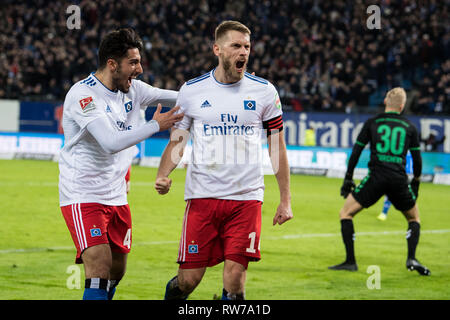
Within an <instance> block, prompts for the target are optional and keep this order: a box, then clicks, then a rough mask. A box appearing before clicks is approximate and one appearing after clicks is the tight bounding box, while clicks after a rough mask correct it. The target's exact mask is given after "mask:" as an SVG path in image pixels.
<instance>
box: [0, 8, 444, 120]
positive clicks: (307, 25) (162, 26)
mask: <svg viewBox="0 0 450 320" xmlns="http://www.w3.org/2000/svg"><path fill="white" fill-rule="evenodd" d="M72 4H76V5H79V7H80V8H81V29H78V30H77V29H72V30H71V29H68V28H67V23H66V22H67V19H68V17H69V14H67V13H66V9H67V7H68V6H69V5H72ZM378 5H379V7H380V8H381V29H373V30H370V29H368V28H367V19H368V17H369V16H370V14H369V13H367V12H366V10H367V4H366V1H362V0H356V1H353V0H336V1H320V0H289V1H286V0H271V1H268V0H247V1H241V0H227V1H224V0H177V1H175V0H152V1H138V0H115V1H112V0H99V1H88V0H82V1H71V2H65V1H52V2H49V1H46V0H36V1H26V0H6V1H2V9H1V11H0V27H1V30H2V32H1V34H0V48H1V50H0V98H10V99H17V98H20V99H33V98H39V99H42V98H44V99H47V100H48V99H50V100H63V98H64V96H65V93H66V91H67V90H68V88H70V86H71V85H72V84H73V83H74V82H76V81H78V80H79V79H82V78H83V77H86V75H87V74H89V73H90V72H92V71H94V70H95V69H96V66H97V61H96V50H97V47H98V44H99V41H100V38H101V37H102V36H103V35H104V34H105V33H106V32H108V31H111V30H113V29H117V28H118V27H123V26H131V27H133V28H135V29H136V30H137V32H138V33H139V34H140V35H141V37H142V39H143V41H144V50H143V53H142V55H143V67H144V74H143V75H142V79H143V80H144V81H147V82H149V83H150V84H152V85H154V86H157V87H161V88H166V89H175V90H176V89H178V88H179V87H180V86H181V85H182V84H183V82H184V81H186V80H188V79H190V78H193V77H195V76H198V75H201V74H203V73H205V72H207V71H209V70H211V69H212V68H213V67H214V66H215V64H216V59H215V57H214V56H213V54H212V50H211V46H212V41H213V34H214V28H215V27H216V26H217V25H218V23H220V22H221V21H222V20H226V19H234V20H239V21H241V22H243V23H245V24H246V25H247V26H248V27H249V28H250V29H251V30H252V54H251V60H250V62H249V67H248V69H249V71H250V72H255V73H256V74H257V75H258V76H260V77H263V78H266V79H268V80H269V81H271V82H273V83H274V84H275V85H276V87H277V88H278V90H279V93H280V96H281V97H282V101H283V103H284V105H286V106H290V108H292V109H293V110H298V111H301V110H311V111H312V110H314V111H325V110H329V111H341V112H352V111H353V109H354V108H357V107H362V106H373V107H377V106H379V105H380V104H381V103H382V97H383V96H384V94H385V92H386V91H387V90H388V89H390V88H392V87H395V86H404V87H405V88H406V89H407V90H408V95H409V97H410V99H409V101H410V106H409V111H410V112H413V113H416V114H435V113H446V114H450V25H449V24H448V21H450V16H449V12H450V2H449V1H438V0H425V1H418V0H412V1H403V0H398V1H394V0H382V1H379V2H378Z"/></svg>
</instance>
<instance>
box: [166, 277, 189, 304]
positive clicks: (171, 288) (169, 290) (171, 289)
mask: <svg viewBox="0 0 450 320" xmlns="http://www.w3.org/2000/svg"><path fill="white" fill-rule="evenodd" d="M188 295H189V294H185V293H184V292H183V291H181V289H180V288H179V287H178V276H175V277H173V278H172V279H170V280H169V282H167V285H166V293H165V294H164V300H186V299H187V297H188Z"/></svg>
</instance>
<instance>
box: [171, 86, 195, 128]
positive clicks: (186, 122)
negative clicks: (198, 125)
mask: <svg viewBox="0 0 450 320" xmlns="http://www.w3.org/2000/svg"><path fill="white" fill-rule="evenodd" d="M185 88H186V84H184V85H183V86H182V87H181V88H180V91H179V92H178V99H177V103H176V105H177V106H180V110H178V112H177V114H178V113H184V117H183V119H182V120H181V121H179V122H177V123H175V124H174V126H173V127H174V128H177V129H183V130H186V131H189V129H190V128H191V125H192V118H191V114H190V112H189V101H188V99H187V98H186V93H185V92H186V90H185Z"/></svg>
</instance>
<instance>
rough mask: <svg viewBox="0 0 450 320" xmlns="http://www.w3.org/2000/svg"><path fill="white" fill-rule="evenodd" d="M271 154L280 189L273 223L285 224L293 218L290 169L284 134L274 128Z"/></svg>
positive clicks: (270, 141)
mask: <svg viewBox="0 0 450 320" xmlns="http://www.w3.org/2000/svg"><path fill="white" fill-rule="evenodd" d="M267 140H268V143H269V156H270V160H271V163H272V168H273V171H274V173H275V177H276V179H277V182H278V188H279V190H280V204H279V205H278V208H277V212H276V213H275V216H274V218H273V225H276V224H277V223H278V224H280V225H281V224H283V223H284V222H286V221H288V220H290V219H292V218H293V213H292V208H291V191H290V171H289V163H288V158H287V151H286V143H285V141H284V135H283V133H281V131H279V130H273V131H272V132H271V134H270V135H269V136H268V139H267Z"/></svg>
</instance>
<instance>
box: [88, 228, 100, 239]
mask: <svg viewBox="0 0 450 320" xmlns="http://www.w3.org/2000/svg"><path fill="white" fill-rule="evenodd" d="M89 231H90V232H91V237H100V236H101V235H102V231H101V230H100V228H92V229H90V230H89Z"/></svg>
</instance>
